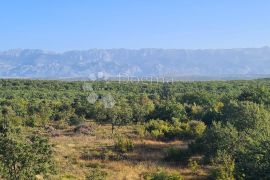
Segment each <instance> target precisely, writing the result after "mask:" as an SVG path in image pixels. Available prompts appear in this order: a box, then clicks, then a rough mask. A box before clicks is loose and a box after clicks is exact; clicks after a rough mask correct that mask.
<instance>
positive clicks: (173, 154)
mask: <svg viewBox="0 0 270 180" xmlns="http://www.w3.org/2000/svg"><path fill="white" fill-rule="evenodd" d="M189 157H190V152H189V151H188V150H185V149H178V148H175V147H171V148H168V149H167V151H166V156H165V160H166V161H172V162H180V163H183V164H185V163H187V160H188V159H189Z"/></svg>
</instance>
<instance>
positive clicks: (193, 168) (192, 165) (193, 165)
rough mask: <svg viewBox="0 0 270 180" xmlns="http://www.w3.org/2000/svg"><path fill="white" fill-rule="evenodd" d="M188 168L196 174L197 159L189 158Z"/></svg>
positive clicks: (198, 167)
mask: <svg viewBox="0 0 270 180" xmlns="http://www.w3.org/2000/svg"><path fill="white" fill-rule="evenodd" d="M188 168H189V169H190V170H191V172H192V174H195V175H196V174H198V173H199V169H200V165H199V164H198V163H197V161H195V160H192V159H189V161H188Z"/></svg>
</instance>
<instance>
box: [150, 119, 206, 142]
mask: <svg viewBox="0 0 270 180" xmlns="http://www.w3.org/2000/svg"><path fill="white" fill-rule="evenodd" d="M205 129H206V125H205V124H204V123H203V122H202V121H195V120H192V121H188V122H182V123H180V122H178V123H173V124H170V123H169V122H167V121H163V120H159V119H158V120H150V121H149V122H148V123H147V124H146V125H145V130H146V131H147V132H148V133H149V134H150V135H151V136H152V137H154V138H155V139H159V140H171V139H181V138H185V139H187V138H198V137H201V136H202V134H203V133H204V131H205Z"/></svg>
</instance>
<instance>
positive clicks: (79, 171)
mask: <svg viewBox="0 0 270 180" xmlns="http://www.w3.org/2000/svg"><path fill="white" fill-rule="evenodd" d="M133 130H134V128H133V127H131V126H126V127H122V128H119V129H117V133H121V134H125V135H126V136H129V137H132V139H133V142H134V144H135V148H134V151H132V152H129V153H119V152H115V151H113V144H114V139H113V137H112V134H111V127H110V126H109V125H102V126H98V127H97V128H96V131H95V132H94V133H93V135H87V136H86V135H74V134H73V135H72V133H70V130H65V131H62V132H61V134H62V135H61V136H59V137H54V138H51V142H52V143H53V144H54V145H55V148H54V149H55V158H56V162H57V165H58V167H59V168H58V175H56V176H54V177H52V178H51V179H85V176H86V175H87V174H88V172H89V169H90V168H91V167H92V168H93V167H97V166H98V167H101V168H102V169H103V170H105V171H106V172H107V173H108V174H109V176H108V179H111V180H137V179H138V180H140V179H142V177H141V175H142V173H145V172H149V171H155V170H157V169H160V168H162V169H163V170H165V171H168V172H178V173H180V174H181V175H182V176H183V177H184V178H185V179H205V178H206V175H207V168H201V169H200V170H199V175H193V174H192V172H191V170H190V169H188V168H187V166H182V165H178V164H175V163H169V162H165V161H164V153H165V150H166V149H167V148H168V147H178V148H183V149H184V148H187V143H186V142H183V141H171V142H161V141H155V140H150V139H141V138H139V137H137V136H136V135H135V134H134V131H133ZM104 150H106V151H105V152H103V151H104ZM85 152H89V153H90V155H91V154H98V155H100V154H101V153H104V157H103V156H102V157H99V156H93V157H91V156H90V158H83V157H82V156H83V154H84V153H85ZM87 157H88V156H87Z"/></svg>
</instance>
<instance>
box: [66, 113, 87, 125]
mask: <svg viewBox="0 0 270 180" xmlns="http://www.w3.org/2000/svg"><path fill="white" fill-rule="evenodd" d="M84 121H85V119H84V118H83V117H79V116H77V115H74V116H71V117H70V118H69V120H68V124H69V125H70V126H77V125H79V124H82V123H83V122H84Z"/></svg>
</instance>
